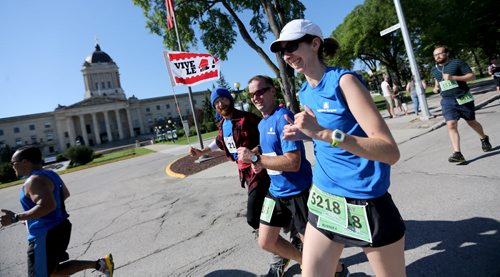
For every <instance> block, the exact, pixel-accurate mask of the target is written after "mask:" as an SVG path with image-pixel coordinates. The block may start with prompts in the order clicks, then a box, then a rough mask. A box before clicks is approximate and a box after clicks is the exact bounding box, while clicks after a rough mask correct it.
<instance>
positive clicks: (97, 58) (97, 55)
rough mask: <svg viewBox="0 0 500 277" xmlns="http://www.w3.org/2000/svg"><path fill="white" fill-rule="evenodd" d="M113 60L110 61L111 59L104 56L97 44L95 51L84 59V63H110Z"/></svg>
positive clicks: (104, 53)
mask: <svg viewBox="0 0 500 277" xmlns="http://www.w3.org/2000/svg"><path fill="white" fill-rule="evenodd" d="M112 62H113V60H112V59H111V57H110V56H109V55H108V54H106V52H104V51H101V47H100V46H99V44H98V43H97V44H96V45H95V51H94V52H93V53H92V54H90V55H89V56H88V57H87V58H86V59H85V63H89V64H91V63H112Z"/></svg>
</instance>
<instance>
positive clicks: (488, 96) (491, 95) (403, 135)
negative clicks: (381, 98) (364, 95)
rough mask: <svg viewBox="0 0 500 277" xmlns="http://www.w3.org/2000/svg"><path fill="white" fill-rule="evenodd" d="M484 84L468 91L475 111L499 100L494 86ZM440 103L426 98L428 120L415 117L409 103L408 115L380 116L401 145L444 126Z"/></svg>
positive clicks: (436, 96)
mask: <svg viewBox="0 0 500 277" xmlns="http://www.w3.org/2000/svg"><path fill="white" fill-rule="evenodd" d="M485 83H486V84H487V85H484V86H480V87H478V86H474V85H472V86H471V90H470V91H471V93H472V95H474V99H475V100H474V102H475V104H476V110H478V109H481V108H482V107H484V106H486V105H487V104H488V103H490V102H492V101H495V100H496V99H500V94H498V93H497V92H496V91H495V84H494V83H493V82H489V81H485ZM440 101H441V96H439V95H438V94H436V95H432V96H429V97H427V106H428V108H429V112H430V114H431V118H430V119H429V120H421V119H420V118H418V117H417V116H415V114H414V112H413V105H412V104H411V103H407V105H408V110H409V113H410V114H409V115H402V116H398V117H396V118H390V117H389V113H388V112H387V110H383V111H381V114H382V116H383V117H384V119H385V122H386V123H387V125H388V126H389V129H390V130H391V132H392V135H393V136H394V139H395V140H396V142H397V143H398V144H401V143H404V142H406V141H408V140H411V139H413V138H416V137H419V136H421V135H423V134H426V133H428V132H431V131H434V130H436V129H438V128H440V127H443V126H444V125H446V123H445V121H444V118H443V114H442V112H441V104H440ZM397 114H398V113H397Z"/></svg>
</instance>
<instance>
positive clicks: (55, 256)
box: [28, 219, 71, 277]
mask: <svg viewBox="0 0 500 277" xmlns="http://www.w3.org/2000/svg"><path fill="white" fill-rule="evenodd" d="M70 237H71V223H70V222H69V220H67V219H65V220H64V221H63V222H61V223H60V224H59V225H57V226H56V227H54V228H52V229H50V230H49V231H48V232H47V234H46V235H45V236H41V237H36V238H35V239H34V240H32V241H30V242H29V245H28V276H30V277H31V276H50V274H51V273H52V272H54V270H55V269H56V267H57V266H58V265H59V264H60V263H61V262H64V261H66V260H68V259H69V255H68V253H67V252H66V249H68V245H69V239H70Z"/></svg>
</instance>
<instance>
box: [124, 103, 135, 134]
mask: <svg viewBox="0 0 500 277" xmlns="http://www.w3.org/2000/svg"><path fill="white" fill-rule="evenodd" d="M125 112H127V121H128V129H129V133H130V137H131V138H133V137H134V125H133V124H132V117H131V116H130V111H129V110H128V108H127V109H125Z"/></svg>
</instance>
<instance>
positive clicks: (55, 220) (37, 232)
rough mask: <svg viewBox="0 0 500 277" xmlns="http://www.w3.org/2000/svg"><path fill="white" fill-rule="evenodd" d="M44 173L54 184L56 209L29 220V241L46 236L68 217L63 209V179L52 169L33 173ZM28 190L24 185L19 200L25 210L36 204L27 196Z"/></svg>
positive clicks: (32, 173) (33, 173) (33, 172)
mask: <svg viewBox="0 0 500 277" xmlns="http://www.w3.org/2000/svg"><path fill="white" fill-rule="evenodd" d="M32 175H44V176H46V177H47V178H49V179H50V181H52V183H53V184H54V190H53V191H52V193H53V194H54V199H55V200H56V209H55V210H53V211H52V212H50V213H49V214H48V215H46V216H43V217H41V218H37V219H31V220H27V226H28V241H31V240H33V239H35V238H36V237H39V236H44V235H45V234H46V233H47V232H48V231H49V230H50V229H52V228H54V227H56V226H57V225H59V224H60V223H61V222H62V221H63V220H64V219H66V218H67V217H68V214H67V213H66V212H65V211H64V210H63V209H62V203H61V200H62V199H64V195H61V193H62V192H63V190H62V186H63V184H64V183H63V181H62V179H61V177H59V175H57V173H55V172H53V171H51V170H45V169H42V170H33V171H32V172H31V175H30V176H32ZM25 194H26V192H25V190H24V185H23V186H22V187H21V192H20V195H19V200H20V201H21V206H22V207H23V209H24V210H25V211H28V210H31V209H32V208H33V207H34V206H35V205H36V204H35V203H34V202H33V201H31V198H29V197H26V196H25Z"/></svg>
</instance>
